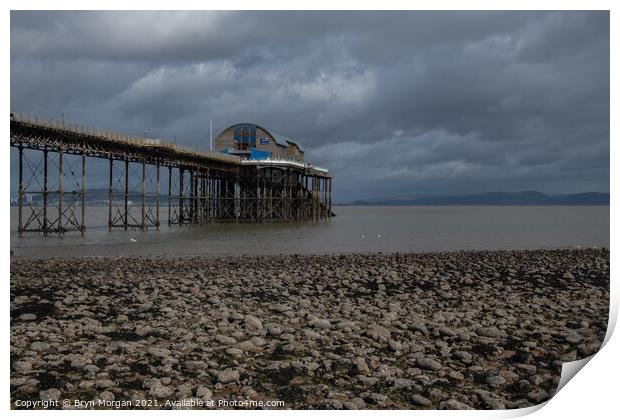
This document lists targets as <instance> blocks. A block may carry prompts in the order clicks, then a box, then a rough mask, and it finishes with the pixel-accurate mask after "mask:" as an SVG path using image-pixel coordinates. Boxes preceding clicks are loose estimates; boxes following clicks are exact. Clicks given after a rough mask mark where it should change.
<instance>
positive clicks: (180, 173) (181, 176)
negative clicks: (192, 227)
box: [179, 168, 184, 225]
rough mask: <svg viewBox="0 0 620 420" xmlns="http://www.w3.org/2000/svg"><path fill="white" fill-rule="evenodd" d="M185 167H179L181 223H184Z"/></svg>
mask: <svg viewBox="0 0 620 420" xmlns="http://www.w3.org/2000/svg"><path fill="white" fill-rule="evenodd" d="M183 172H184V171H183V168H179V225H182V224H183Z"/></svg>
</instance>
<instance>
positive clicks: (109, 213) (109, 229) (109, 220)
mask: <svg viewBox="0 0 620 420" xmlns="http://www.w3.org/2000/svg"><path fill="white" fill-rule="evenodd" d="M113 170H114V159H112V158H110V182H109V185H108V231H111V230H112V176H113Z"/></svg>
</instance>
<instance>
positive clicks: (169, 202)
mask: <svg viewBox="0 0 620 420" xmlns="http://www.w3.org/2000/svg"><path fill="white" fill-rule="evenodd" d="M168 226H172V166H168Z"/></svg>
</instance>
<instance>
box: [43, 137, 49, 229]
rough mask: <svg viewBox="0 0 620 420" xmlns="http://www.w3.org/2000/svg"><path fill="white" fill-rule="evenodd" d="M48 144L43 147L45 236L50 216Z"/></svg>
mask: <svg viewBox="0 0 620 420" xmlns="http://www.w3.org/2000/svg"><path fill="white" fill-rule="evenodd" d="M47 154H48V152H47V146H46V147H45V149H43V236H47V230H48V228H49V225H48V217H47V196H48V195H49V194H48V191H47Z"/></svg>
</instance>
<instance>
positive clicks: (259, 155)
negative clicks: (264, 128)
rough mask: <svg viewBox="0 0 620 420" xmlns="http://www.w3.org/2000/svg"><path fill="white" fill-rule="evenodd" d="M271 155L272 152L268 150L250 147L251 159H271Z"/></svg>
mask: <svg viewBox="0 0 620 420" xmlns="http://www.w3.org/2000/svg"><path fill="white" fill-rule="evenodd" d="M270 157H271V152H269V151H267V150H258V149H254V148H252V149H250V160H263V159H269V158H270Z"/></svg>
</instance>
